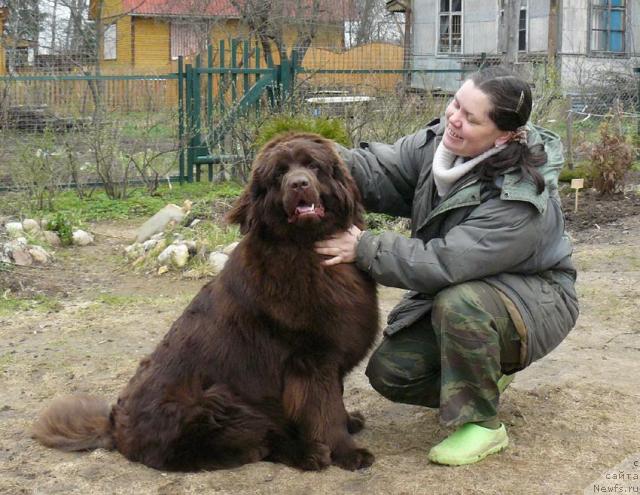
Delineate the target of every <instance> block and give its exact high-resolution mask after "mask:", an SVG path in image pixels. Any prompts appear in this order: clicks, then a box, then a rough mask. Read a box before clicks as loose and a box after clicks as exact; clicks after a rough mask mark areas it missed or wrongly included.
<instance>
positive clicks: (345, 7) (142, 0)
mask: <svg viewBox="0 0 640 495" xmlns="http://www.w3.org/2000/svg"><path fill="white" fill-rule="evenodd" d="M243 2H244V0H239V3H243ZM305 4H306V5H305ZM354 4H355V2H351V1H344V0H320V9H321V10H320V13H319V16H318V20H321V21H325V22H330V21H334V22H335V21H343V20H347V19H350V18H353V17H354V12H355V9H354ZM311 5H312V0H303V1H302V2H301V1H300V0H286V1H285V3H284V4H283V6H282V9H283V14H284V15H285V16H286V17H288V18H296V17H297V18H304V17H307V16H308V15H309V14H307V15H305V13H308V11H309V9H311ZM122 8H123V11H124V12H126V13H129V14H130V15H137V16H169V17H173V16H185V17H191V16H198V17H234V18H238V17H241V13H240V12H239V11H238V9H237V8H236V7H235V6H234V5H233V3H232V2H231V0H182V1H176V0H122ZM296 11H298V13H297V12H296Z"/></svg>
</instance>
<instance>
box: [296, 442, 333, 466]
mask: <svg viewBox="0 0 640 495" xmlns="http://www.w3.org/2000/svg"><path fill="white" fill-rule="evenodd" d="M329 465H331V449H330V448H329V447H328V446H327V445H325V444H324V443H320V442H313V443H311V444H309V446H308V447H307V449H306V451H305V453H304V457H303V458H302V459H301V461H300V463H299V464H298V467H299V468H300V469H302V470H304V471H320V470H322V469H324V468H326V467H328V466H329Z"/></svg>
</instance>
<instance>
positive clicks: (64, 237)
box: [47, 212, 73, 246]
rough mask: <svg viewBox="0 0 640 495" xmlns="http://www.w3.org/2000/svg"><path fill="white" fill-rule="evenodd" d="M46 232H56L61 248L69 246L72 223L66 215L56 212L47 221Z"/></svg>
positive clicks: (71, 237) (71, 236) (71, 235)
mask: <svg viewBox="0 0 640 495" xmlns="http://www.w3.org/2000/svg"><path fill="white" fill-rule="evenodd" d="M47 230H53V231H54V232H57V233H58V236H59V237H60V242H62V245H63V246H70V245H71V243H72V242H73V223H72V221H71V218H70V217H69V215H68V214H65V213H62V212H57V213H56V214H55V215H54V216H53V217H51V218H49V219H47Z"/></svg>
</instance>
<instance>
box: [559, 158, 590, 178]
mask: <svg viewBox="0 0 640 495" xmlns="http://www.w3.org/2000/svg"><path fill="white" fill-rule="evenodd" d="M590 174H591V172H590V170H589V163H588V162H586V163H584V162H583V163H580V164H577V165H575V166H574V167H573V169H569V168H567V167H566V166H565V167H564V168H563V169H562V170H561V171H560V177H559V178H558V180H559V181H560V182H571V181H572V180H573V179H588V178H589V175H590Z"/></svg>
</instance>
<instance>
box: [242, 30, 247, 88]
mask: <svg viewBox="0 0 640 495" xmlns="http://www.w3.org/2000/svg"><path fill="white" fill-rule="evenodd" d="M242 68H243V69H245V73H244V75H243V76H242V94H243V95H246V94H247V92H248V91H249V72H246V70H247V69H248V68H249V41H248V40H244V43H243V44H242Z"/></svg>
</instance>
